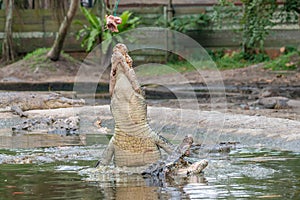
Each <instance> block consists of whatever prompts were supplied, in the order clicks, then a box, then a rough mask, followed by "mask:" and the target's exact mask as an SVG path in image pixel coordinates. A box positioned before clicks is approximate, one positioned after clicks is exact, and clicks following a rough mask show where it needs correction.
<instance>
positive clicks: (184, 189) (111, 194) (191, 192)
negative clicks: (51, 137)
mask: <svg viewBox="0 0 300 200" xmlns="http://www.w3.org/2000/svg"><path fill="white" fill-rule="evenodd" d="M102 148H103V146H95V145H92V146H85V147H57V148H40V149H27V150H1V151H0V163H1V164H0V167H1V168H0V172H1V173H0V199H1V200H2V199H3V200H4V199H5V200H10V199H31V200H33V199H242V198H245V199H256V198H262V199H300V167H299V165H300V154H299V153H292V152H281V151H273V150H268V149H255V148H248V147H241V148H237V149H236V150H233V151H232V152H231V153H230V154H223V155H218V154H214V155H210V156H209V157H207V159H208V160H209V166H208V168H207V169H206V170H205V174H204V179H203V177H200V178H199V177H192V178H190V179H187V180H183V179H176V180H175V181H174V182H172V183H165V184H164V185H161V186H157V185H155V184H153V183H151V182H149V181H145V180H144V179H142V178H141V177H140V176H139V175H127V174H126V175H124V174H123V175H119V174H115V175H103V176H101V175H100V176H97V179H93V178H91V177H93V176H92V174H89V173H90V171H91V170H92V169H93V168H91V166H93V165H94V164H95V162H96V159H97V158H98V157H99V156H98V155H97V152H99V150H100V149H102ZM14 162H15V163H27V164H8V163H14Z"/></svg>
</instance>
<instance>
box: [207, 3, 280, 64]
mask: <svg viewBox="0 0 300 200" xmlns="http://www.w3.org/2000/svg"><path fill="white" fill-rule="evenodd" d="M235 2H237V1H231V0H219V4H218V5H217V6H215V8H214V15H213V20H214V22H217V23H218V24H219V25H220V26H221V27H222V24H220V23H221V22H223V21H224V20H229V21H230V20H231V21H233V23H232V24H235V22H238V23H239V25H240V26H239V27H238V28H236V27H235V29H236V30H237V31H238V32H241V33H242V40H243V42H242V45H243V46H242V47H243V51H244V52H245V54H244V55H245V56H246V57H245V58H247V56H248V57H249V54H256V53H257V50H258V51H259V53H263V52H264V41H265V39H266V37H267V35H268V34H269V31H270V28H271V27H273V26H274V22H273V19H274V18H273V17H274V13H275V10H276V9H277V3H276V0H241V2H242V3H243V7H240V8H239V6H236V5H235V4H234V3H235ZM241 8H242V9H241ZM250 58H251V56H250Z"/></svg>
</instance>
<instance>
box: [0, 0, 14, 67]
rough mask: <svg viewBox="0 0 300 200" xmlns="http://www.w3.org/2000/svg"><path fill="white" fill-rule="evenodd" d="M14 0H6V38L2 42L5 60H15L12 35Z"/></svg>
mask: <svg viewBox="0 0 300 200" xmlns="http://www.w3.org/2000/svg"><path fill="white" fill-rule="evenodd" d="M13 5H14V0H7V1H6V20H5V30H4V38H3V42H2V59H3V61H4V62H10V61H14V60H15V58H14V50H13V37H12V18H13Z"/></svg>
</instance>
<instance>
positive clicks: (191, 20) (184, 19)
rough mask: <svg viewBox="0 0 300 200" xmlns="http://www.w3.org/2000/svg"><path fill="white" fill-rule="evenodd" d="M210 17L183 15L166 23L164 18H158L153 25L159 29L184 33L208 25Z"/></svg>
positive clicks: (205, 15) (202, 14)
mask: <svg viewBox="0 0 300 200" xmlns="http://www.w3.org/2000/svg"><path fill="white" fill-rule="evenodd" d="M209 21H210V17H209V16H208V15H207V14H204V13H201V14H198V15H185V16H181V17H173V19H172V20H171V21H170V22H169V23H166V19H165V17H160V18H159V19H158V20H157V21H156V22H155V24H156V25H157V26H161V27H165V26H167V27H169V28H170V29H172V30H175V31H179V32H183V33H186V32H187V31H188V30H192V29H201V28H203V27H206V26H207V25H208V24H209Z"/></svg>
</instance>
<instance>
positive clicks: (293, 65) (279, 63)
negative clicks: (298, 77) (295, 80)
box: [265, 51, 300, 70]
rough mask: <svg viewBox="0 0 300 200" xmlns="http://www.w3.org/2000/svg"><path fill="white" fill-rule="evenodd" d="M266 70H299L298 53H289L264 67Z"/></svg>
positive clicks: (299, 60) (299, 57)
mask: <svg viewBox="0 0 300 200" xmlns="http://www.w3.org/2000/svg"><path fill="white" fill-rule="evenodd" d="M265 68H266V69H272V70H295V69H298V68H300V52H296V51H293V52H289V53H287V54H285V55H282V56H280V57H278V58H276V59H274V60H272V61H270V62H268V63H267V64H266V65H265Z"/></svg>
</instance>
